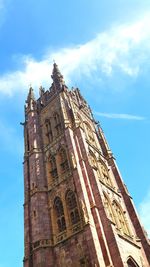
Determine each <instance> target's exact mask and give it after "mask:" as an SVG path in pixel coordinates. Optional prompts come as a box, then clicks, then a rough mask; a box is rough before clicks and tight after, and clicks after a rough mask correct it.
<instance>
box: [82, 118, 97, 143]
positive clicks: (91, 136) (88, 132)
mask: <svg viewBox="0 0 150 267" xmlns="http://www.w3.org/2000/svg"><path fill="white" fill-rule="evenodd" d="M84 124H85V131H86V136H87V139H88V141H89V142H90V143H91V144H95V139H94V134H93V131H92V129H91V127H90V125H89V124H88V123H87V122H85V123H84Z"/></svg>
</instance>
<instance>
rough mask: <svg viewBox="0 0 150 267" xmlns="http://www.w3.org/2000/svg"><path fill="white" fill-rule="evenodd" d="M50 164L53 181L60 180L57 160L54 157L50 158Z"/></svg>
mask: <svg viewBox="0 0 150 267" xmlns="http://www.w3.org/2000/svg"><path fill="white" fill-rule="evenodd" d="M49 163H50V174H51V177H52V178H53V180H56V179H57V178H58V172H57V165H56V159H55V157H54V156H51V157H50V158H49Z"/></svg>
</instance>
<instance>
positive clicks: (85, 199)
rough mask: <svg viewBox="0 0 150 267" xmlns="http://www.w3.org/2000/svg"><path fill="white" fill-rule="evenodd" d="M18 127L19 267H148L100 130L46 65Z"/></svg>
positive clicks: (148, 256)
mask: <svg viewBox="0 0 150 267" xmlns="http://www.w3.org/2000/svg"><path fill="white" fill-rule="evenodd" d="M51 77H52V80H53V83H52V85H51V87H50V89H49V90H47V91H45V90H44V88H42V87H40V97H39V99H37V100H36V99H35V96H34V92H33V89H32V87H31V88H30V89H29V94H28V97H27V101H26V106H25V123H24V139H25V154H24V188H25V202H24V227H25V257H24V267H108V266H109V267H110V266H113V267H138V266H139V267H148V266H149V265H150V244H149V240H148V238H147V236H146V235H145V232H144V230H143V228H142V226H141V223H140V221H139V219H138V216H137V213H136V211H135V208H134V205H133V202H132V198H131V196H130V195H129V192H128V191H127V188H126V187H125V185H124V183H123V180H122V178H121V175H120V173H119V171H118V168H117V166H116V163H115V160H114V157H113V154H112V152H111V150H110V149H109V147H108V144H107V141H106V139H105V136H104V133H103V131H102V129H101V127H100V126H99V125H98V124H97V123H96V121H95V120H94V118H93V115H92V112H91V110H90V108H89V106H88V104H87V102H86V101H85V99H84V98H83V97H82V95H81V93H80V90H79V89H78V88H72V89H71V90H69V89H68V87H67V86H66V84H65V82H64V79H63V76H62V74H61V73H60V71H59V69H58V66H57V65H56V63H54V66H53V73H52V76H51Z"/></svg>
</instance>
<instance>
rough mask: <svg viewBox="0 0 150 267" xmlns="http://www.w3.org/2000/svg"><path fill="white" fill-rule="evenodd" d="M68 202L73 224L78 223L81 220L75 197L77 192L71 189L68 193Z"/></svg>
mask: <svg viewBox="0 0 150 267" xmlns="http://www.w3.org/2000/svg"><path fill="white" fill-rule="evenodd" d="M66 203H67V207H68V211H69V217H70V221H71V224H72V225H73V224H76V223H78V222H79V221H80V216H79V211H78V206H77V201H76V197H75V193H74V192H73V191H69V192H68V193H67V195H66Z"/></svg>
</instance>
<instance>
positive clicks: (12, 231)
mask: <svg viewBox="0 0 150 267" xmlns="http://www.w3.org/2000/svg"><path fill="white" fill-rule="evenodd" d="M53 60H55V61H56V62H57V64H58V65H59V68H60V69H61V72H62V74H63V75H64V78H65V81H66V83H67V85H68V86H70V87H72V86H77V87H79V88H80V90H81V92H82V94H83V95H84V97H85V98H86V99H87V101H88V102H89V104H90V106H91V108H92V110H93V113H94V115H95V118H96V120H98V121H100V123H101V126H102V128H103V130H104V132H105V135H106V138H107V140H108V142H109V145H110V147H111V149H112V151H113V153H114V156H115V157H116V160H117V163H118V166H119V169H120V171H121V173H122V176H123V179H124V181H125V183H126V184H127V186H128V189H129V191H130V193H131V195H132V197H133V199H134V202H135V204H136V207H137V209H138V212H139V214H140V216H141V218H142V221H143V224H144V226H145V228H146V230H147V232H148V233H149V234H150V223H149V222H150V179H149V177H150V174H149V164H150V153H149V151H150V141H149V136H150V108H149V106H150V105H149V102H150V1H149V0H142V1H141V0H132V1H131V0H109V1H108V0H94V1H93V0H76V1H70V0H55V1H51V0H38V1H35V0H26V1H22V0H0V106H1V109H0V110H1V112H0V129H1V131H0V147H1V154H0V162H1V168H0V177H1V179H0V211H1V219H0V229H1V235H0V236H1V242H0V251H1V253H0V255H1V257H0V267H1V266H2V267H9V266H15V267H21V266H22V259H23V206H22V205H23V172H22V161H23V129H22V126H20V122H23V121H24V102H25V99H26V96H27V93H28V88H29V85H30V84H32V86H33V87H34V89H35V92H36V95H37V96H38V88H39V87H40V85H43V86H44V87H45V88H46V89H48V88H49V87H50V84H51V78H50V75H51V70H52V64H53Z"/></svg>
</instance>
